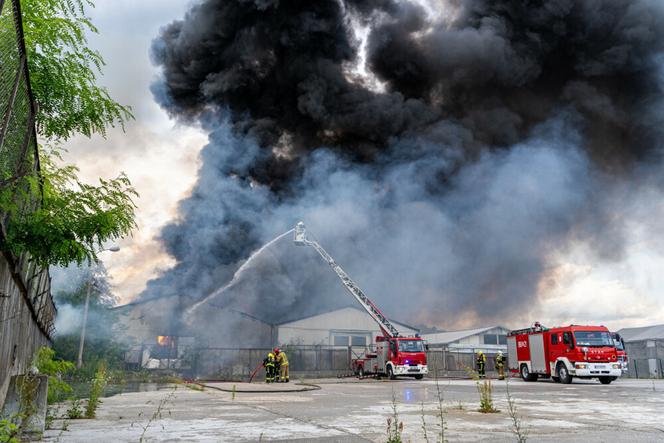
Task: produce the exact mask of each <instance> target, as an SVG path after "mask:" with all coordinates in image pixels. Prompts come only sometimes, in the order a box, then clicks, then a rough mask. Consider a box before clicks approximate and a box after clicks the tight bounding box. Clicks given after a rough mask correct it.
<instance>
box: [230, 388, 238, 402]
mask: <svg viewBox="0 0 664 443" xmlns="http://www.w3.org/2000/svg"><path fill="white" fill-rule="evenodd" d="M236 390H237V388H236V387H235V385H233V391H232V393H231V400H235V392H236Z"/></svg>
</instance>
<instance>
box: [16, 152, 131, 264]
mask: <svg viewBox="0 0 664 443" xmlns="http://www.w3.org/2000/svg"><path fill="white" fill-rule="evenodd" d="M58 158H59V149H58V148H55V149H53V150H51V151H50V152H47V153H46V154H45V155H44V156H42V173H41V178H37V177H35V176H27V177H25V180H26V181H27V182H28V184H29V189H30V192H29V193H28V194H26V195H24V198H25V199H29V198H30V197H29V195H39V188H40V187H41V190H42V194H43V197H42V204H41V207H39V208H37V209H36V210H34V211H20V212H18V211H12V212H14V217H11V218H10V220H9V223H8V226H7V245H6V247H8V248H9V249H10V250H11V251H12V252H13V253H15V254H19V253H21V252H24V251H27V252H28V253H30V255H31V257H32V258H33V260H35V261H36V262H37V263H38V264H39V265H41V266H48V265H61V266H67V265H68V264H69V263H71V262H76V263H77V264H79V265H80V264H82V263H83V262H85V261H87V262H88V263H92V262H97V250H98V249H101V245H102V244H103V243H104V242H108V241H113V240H117V239H120V238H122V237H125V236H126V235H128V234H130V233H131V231H132V230H133V229H134V228H135V227H136V222H135V208H136V205H135V204H134V202H133V198H134V197H136V196H138V194H137V193H136V191H135V190H134V188H133V187H132V185H131V182H130V181H129V178H127V176H126V175H124V174H120V176H118V177H117V178H115V179H110V180H104V179H99V185H98V186H93V185H88V184H85V183H82V182H80V181H79V180H78V178H77V177H76V173H77V172H78V169H77V168H76V167H74V166H71V165H69V166H64V167H60V166H58V165H57V164H56V160H57V159H58ZM17 189H18V190H21V189H22V187H20V186H19V187H17Z"/></svg>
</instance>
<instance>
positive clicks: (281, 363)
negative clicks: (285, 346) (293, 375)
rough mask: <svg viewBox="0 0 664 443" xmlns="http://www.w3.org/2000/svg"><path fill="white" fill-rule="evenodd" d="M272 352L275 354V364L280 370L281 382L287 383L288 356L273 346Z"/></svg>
mask: <svg viewBox="0 0 664 443" xmlns="http://www.w3.org/2000/svg"><path fill="white" fill-rule="evenodd" d="M274 354H275V355H276V356H277V365H278V367H279V372H280V376H281V377H280V381H281V383H288V382H289V381H290V380H289V379H288V356H287V355H286V353H285V352H284V351H282V350H281V349H279V348H274Z"/></svg>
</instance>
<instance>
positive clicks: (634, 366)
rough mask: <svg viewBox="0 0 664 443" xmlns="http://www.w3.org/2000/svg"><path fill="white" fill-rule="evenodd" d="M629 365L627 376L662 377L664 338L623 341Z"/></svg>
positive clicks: (663, 376) (663, 373) (663, 371)
mask: <svg viewBox="0 0 664 443" xmlns="http://www.w3.org/2000/svg"><path fill="white" fill-rule="evenodd" d="M625 350H626V351H627V358H628V359H629V365H628V370H627V374H626V375H627V376H628V377H634V378H664V340H663V339H659V340H641V341H635V342H628V343H625Z"/></svg>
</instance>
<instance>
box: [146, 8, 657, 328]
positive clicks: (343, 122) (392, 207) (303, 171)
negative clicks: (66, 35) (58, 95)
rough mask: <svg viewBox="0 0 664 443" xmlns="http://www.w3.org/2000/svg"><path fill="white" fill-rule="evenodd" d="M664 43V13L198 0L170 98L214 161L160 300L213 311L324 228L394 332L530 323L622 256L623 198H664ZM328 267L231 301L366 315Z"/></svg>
mask: <svg viewBox="0 0 664 443" xmlns="http://www.w3.org/2000/svg"><path fill="white" fill-rule="evenodd" d="M663 34H664V5H662V4H661V2H656V1H647V0H635V1H632V2H623V1H619V0H592V1H586V2H574V1H572V0H558V1H532V2H523V1H516V0H514V1H508V0H502V1H490V0H468V1H463V2H458V1H454V0H439V1H435V0H431V1H429V2H425V1H420V2H409V1H401V2H397V1H390V0H376V1H368V0H345V1H320V2H306V1H289V2H279V1H276V0H275V1H269V0H255V1H250V0H237V1H221V0H205V1H201V2H198V3H196V4H195V5H194V6H192V8H191V9H190V11H189V12H188V13H187V15H186V16H185V18H184V19H183V20H181V21H176V22H173V23H171V24H169V25H168V26H166V27H164V28H163V29H162V31H161V34H160V36H159V37H158V38H157V39H156V40H155V41H154V44H153V54H152V55H153V59H154V61H155V63H156V64H157V65H159V66H160V67H161V68H162V69H163V77H162V78H161V79H160V81H159V82H157V83H156V84H155V85H154V87H153V93H154V95H155V97H156V99H157V100H158V101H159V102H160V104H161V105H162V106H163V107H164V108H165V109H166V110H167V111H168V112H169V113H170V114H171V115H172V116H175V117H176V118H178V119H180V120H182V121H185V122H196V123H198V124H201V125H202V126H203V127H204V128H205V129H206V130H207V131H208V132H209V144H208V145H207V146H206V147H205V148H204V149H203V151H202V153H201V157H202V166H201V169H200V171H199V180H198V183H197V186H196V188H195V189H194V190H193V192H192V195H191V196H190V197H189V198H187V199H186V200H184V201H182V202H181V205H180V218H179V219H178V220H176V221H174V222H173V223H172V224H171V225H169V226H168V227H166V228H165V229H164V230H163V232H162V235H161V240H162V241H163V243H164V244H165V246H166V248H167V250H168V252H169V253H170V254H171V255H172V256H173V257H174V258H175V259H176V262H177V264H176V265H175V267H174V268H173V269H171V270H168V271H166V272H164V273H163V275H161V276H160V277H159V278H157V279H155V280H153V281H151V282H149V284H148V287H147V289H146V292H145V293H144V294H143V296H144V297H154V296H164V295H177V294H183V295H188V296H192V297H194V298H200V297H203V296H206V295H207V294H209V293H210V292H212V291H213V290H214V289H216V288H218V287H220V286H222V285H223V284H224V283H226V282H228V280H229V279H230V278H231V276H232V274H233V272H234V271H235V270H236V269H237V268H238V266H239V265H240V264H241V263H242V261H243V260H245V259H246V258H247V256H248V255H249V253H250V252H251V251H252V250H255V249H257V248H258V247H260V245H261V244H263V243H264V242H266V241H269V240H270V239H271V238H273V237H274V236H275V235H278V234H280V233H282V232H284V231H286V230H288V229H290V228H291V227H292V226H293V225H294V224H295V222H296V221H298V220H299V219H303V220H304V221H305V222H306V223H307V225H308V226H309V227H310V228H311V230H312V231H313V232H314V233H315V234H316V235H318V237H319V239H320V241H321V243H322V244H323V245H324V246H325V247H326V248H327V249H328V251H329V252H330V253H331V254H332V255H333V257H335V259H336V260H337V261H338V262H339V263H340V264H342V266H344V268H345V269H346V270H347V271H348V272H349V273H350V274H351V276H353V277H354V278H355V279H356V280H357V282H358V283H359V284H360V285H361V286H362V287H363V288H364V290H365V291H366V292H367V293H368V294H369V295H370V296H371V297H372V298H374V299H375V300H376V301H377V303H378V304H379V305H380V306H382V307H385V310H386V311H387V314H388V315H397V316H398V317H399V318H401V319H407V320H409V319H413V318H415V319H417V320H418V321H426V322H430V323H434V324H438V325H448V326H450V325H454V324H470V323H473V322H479V321H484V320H495V319H499V318H501V317H502V316H505V315H506V314H507V313H514V312H515V310H518V311H519V312H524V311H527V310H528V309H529V308H530V307H531V306H532V305H533V304H535V303H537V297H536V295H537V292H538V289H539V288H540V287H541V284H542V279H543V278H545V276H547V275H549V271H550V269H551V268H552V267H553V266H555V263H553V262H552V257H553V256H555V255H556V254H557V253H560V252H561V251H564V250H565V249H566V248H568V247H569V246H570V244H572V243H574V244H578V243H587V244H588V245H589V247H590V249H591V250H592V251H594V254H596V256H597V259H598V260H618V259H620V257H621V254H622V246H623V243H624V241H623V240H624V238H623V237H624V223H623V222H624V218H623V216H624V215H625V213H624V211H623V210H622V209H621V207H620V205H619V204H618V202H619V201H620V199H621V198H623V197H624V196H625V195H632V196H637V195H640V194H639V192H640V190H642V189H645V188H646V187H647V188H648V189H650V188H651V187H652V185H653V183H654V182H657V181H658V180H659V182H660V183H659V184H658V185H657V186H659V185H661V178H660V179H658V177H659V175H658V172H657V171H658V169H657V168H652V167H647V166H646V165H648V164H650V165H652V164H660V161H661V142H660V140H661V136H662V133H661V132H662V127H663V126H662V123H663V122H662V117H661V116H662V113H661V112H660V111H661V110H662V103H663V101H662V95H663V92H664V87H663V83H664V82H663V80H662V74H661V73H662V69H661V61H662V57H663V53H664V35H663ZM626 192H628V194H625V193H626ZM645 194H648V193H645V192H644V195H645ZM648 195H650V194H648ZM635 198H636V197H635ZM313 254H314V253H313V251H308V250H304V251H303V250H299V249H297V248H296V246H294V245H292V244H291V243H290V242H288V241H284V242H283V244H280V245H279V246H275V247H274V248H272V249H271V251H270V253H269V254H266V255H265V256H264V257H262V258H261V259H260V260H257V262H256V264H255V265H254V267H256V268H257V269H256V272H253V273H252V272H248V273H247V276H246V278H244V279H243V280H242V281H241V282H240V283H239V284H238V285H237V286H236V287H234V289H233V291H229V292H228V293H225V294H223V297H221V298H222V300H213V301H211V303H218V304H224V305H233V306H235V307H237V308H241V309H243V310H244V311H245V312H250V313H252V314H253V315H257V316H258V317H260V318H265V319H269V320H272V321H274V322H280V321H284V320H286V319H289V318H297V317H299V316H302V315H308V314H312V313H316V312H319V311H320V310H322V309H328V308H333V307H338V306H341V305H346V304H348V298H347V297H345V296H343V295H341V294H340V292H341V288H340V287H339V283H338V282H336V281H335V277H334V275H332V273H330V271H329V270H328V269H325V266H324V264H322V262H320V261H319V259H318V258H317V257H315V256H314V255H313Z"/></svg>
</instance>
